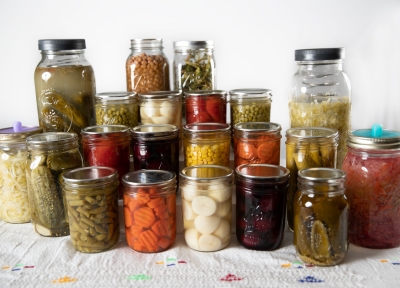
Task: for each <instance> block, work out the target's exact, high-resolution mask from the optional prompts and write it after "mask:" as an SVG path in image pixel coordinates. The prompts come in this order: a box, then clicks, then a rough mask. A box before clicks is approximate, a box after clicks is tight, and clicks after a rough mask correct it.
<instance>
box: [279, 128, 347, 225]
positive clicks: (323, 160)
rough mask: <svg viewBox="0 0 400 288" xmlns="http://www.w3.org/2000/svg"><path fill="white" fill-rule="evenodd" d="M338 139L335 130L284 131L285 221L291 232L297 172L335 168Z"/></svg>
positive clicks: (297, 129)
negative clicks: (286, 183)
mask: <svg viewBox="0 0 400 288" xmlns="http://www.w3.org/2000/svg"><path fill="white" fill-rule="evenodd" d="M338 139H339V134H338V131H337V130H336V129H329V128H322V127H298V128H291V129H288V130H286V168H288V169H289V170H290V178H289V191H288V198H287V221H288V226H289V229H290V230H291V231H293V217H294V215H293V201H294V195H295V193H296V191H297V173H298V171H300V170H301V169H304V168H312V167H330V168H336V159H337V146H338Z"/></svg>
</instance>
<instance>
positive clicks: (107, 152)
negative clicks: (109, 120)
mask: <svg viewBox="0 0 400 288" xmlns="http://www.w3.org/2000/svg"><path fill="white" fill-rule="evenodd" d="M81 134H82V145H83V159H84V161H85V166H106V167H112V168H115V169H117V171H118V180H119V181H120V183H121V179H122V176H123V175H124V174H126V173H128V172H129V168H130V151H129V148H130V139H131V137H130V133H129V127H128V126H125V125H99V126H91V127H86V128H85V129H83V130H82V132H81ZM119 187H120V188H119V197H120V198H122V184H120V186H119Z"/></svg>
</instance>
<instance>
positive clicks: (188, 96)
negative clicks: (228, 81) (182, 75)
mask: <svg viewBox="0 0 400 288" xmlns="http://www.w3.org/2000/svg"><path fill="white" fill-rule="evenodd" d="M226 94H227V93H226V92H225V91H221V90H191V91H187V92H185V93H184V98H185V101H184V102H185V107H186V124H191V123H204V122H214V123H226Z"/></svg>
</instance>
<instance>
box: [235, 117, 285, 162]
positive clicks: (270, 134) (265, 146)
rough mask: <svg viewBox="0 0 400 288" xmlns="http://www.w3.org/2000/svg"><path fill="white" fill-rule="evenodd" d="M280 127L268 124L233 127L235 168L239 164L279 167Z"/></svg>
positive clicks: (257, 123) (252, 123)
mask: <svg viewBox="0 0 400 288" xmlns="http://www.w3.org/2000/svg"><path fill="white" fill-rule="evenodd" d="M281 130H282V128H281V125H279V124H276V123H269V122H244V123H238V124H235V125H234V126H233V149H234V155H235V167H237V166H239V165H241V164H253V163H258V164H260V163H262V164H273V165H279V162H280V151H281V138H282V136H281Z"/></svg>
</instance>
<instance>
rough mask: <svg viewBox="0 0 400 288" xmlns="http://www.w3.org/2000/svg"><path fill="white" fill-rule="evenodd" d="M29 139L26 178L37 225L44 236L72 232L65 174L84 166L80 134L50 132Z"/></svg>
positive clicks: (33, 221)
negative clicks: (79, 146)
mask: <svg viewBox="0 0 400 288" xmlns="http://www.w3.org/2000/svg"><path fill="white" fill-rule="evenodd" d="M26 143H27V146H28V158H27V161H26V180H27V184H28V198H29V204H30V208H31V216H32V224H33V227H34V229H35V231H36V232H37V233H39V234H40V235H42V236H52V237H57V236H65V235H69V225H68V223H69V219H68V209H67V206H66V205H67V204H66V201H65V194H64V191H63V187H62V181H63V180H62V175H63V173H65V172H66V171H69V170H71V169H75V168H79V167H82V166H83V163H82V156H81V154H80V152H79V149H78V135H76V134H75V133H68V132H48V133H43V134H37V135H33V136H29V137H27V138H26Z"/></svg>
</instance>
